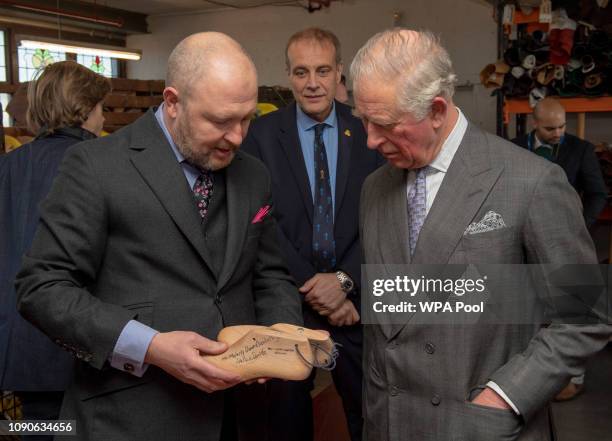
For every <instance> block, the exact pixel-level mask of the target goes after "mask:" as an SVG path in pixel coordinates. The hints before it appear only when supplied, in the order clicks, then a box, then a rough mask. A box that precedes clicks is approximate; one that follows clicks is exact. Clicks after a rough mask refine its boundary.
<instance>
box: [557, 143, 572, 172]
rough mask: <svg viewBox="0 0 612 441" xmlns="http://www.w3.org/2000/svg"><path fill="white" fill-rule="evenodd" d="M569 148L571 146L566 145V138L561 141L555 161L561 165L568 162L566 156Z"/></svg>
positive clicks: (567, 156)
mask: <svg viewBox="0 0 612 441" xmlns="http://www.w3.org/2000/svg"><path fill="white" fill-rule="evenodd" d="M570 150H571V148H570V147H569V146H568V145H567V140H565V142H563V143H561V145H560V146H559V152H558V153H557V159H556V160H555V163H556V164H559V165H561V166H563V165H565V164H566V163H567V162H569V161H568V158H569V153H570Z"/></svg>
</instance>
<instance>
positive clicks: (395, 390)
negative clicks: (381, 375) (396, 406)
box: [389, 386, 399, 397]
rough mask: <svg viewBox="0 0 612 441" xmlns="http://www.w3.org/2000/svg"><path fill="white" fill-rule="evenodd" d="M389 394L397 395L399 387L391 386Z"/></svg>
mask: <svg viewBox="0 0 612 441" xmlns="http://www.w3.org/2000/svg"><path fill="white" fill-rule="evenodd" d="M389 394H391V396H392V397H397V396H398V395H399V389H398V388H397V387H395V386H391V389H390V390H389Z"/></svg>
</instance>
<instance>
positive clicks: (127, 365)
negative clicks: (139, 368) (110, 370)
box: [123, 363, 134, 372]
mask: <svg viewBox="0 0 612 441" xmlns="http://www.w3.org/2000/svg"><path fill="white" fill-rule="evenodd" d="M123 370H124V371H126V372H134V365H133V364H132V363H125V364H124V365H123Z"/></svg>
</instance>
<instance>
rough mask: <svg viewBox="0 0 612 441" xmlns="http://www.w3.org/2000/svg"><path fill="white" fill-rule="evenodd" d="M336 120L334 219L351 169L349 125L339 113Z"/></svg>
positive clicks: (351, 140) (351, 145)
mask: <svg viewBox="0 0 612 441" xmlns="http://www.w3.org/2000/svg"><path fill="white" fill-rule="evenodd" d="M336 115H337V118H338V166H337V167H336V207H335V210H334V211H335V218H338V211H339V210H340V207H341V206H342V198H343V197H344V191H345V190H346V183H347V181H348V176H349V170H350V168H351V151H352V147H353V137H352V136H351V131H350V124H349V122H348V121H347V120H346V118H345V117H344V115H342V114H341V113H340V112H338V111H337V112H336Z"/></svg>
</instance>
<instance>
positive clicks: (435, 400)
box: [431, 395, 442, 406]
mask: <svg viewBox="0 0 612 441" xmlns="http://www.w3.org/2000/svg"><path fill="white" fill-rule="evenodd" d="M441 401H442V400H441V399H440V396H438V395H434V396H433V397H431V404H433V405H434V406H438V405H439V404H440V402H441Z"/></svg>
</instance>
